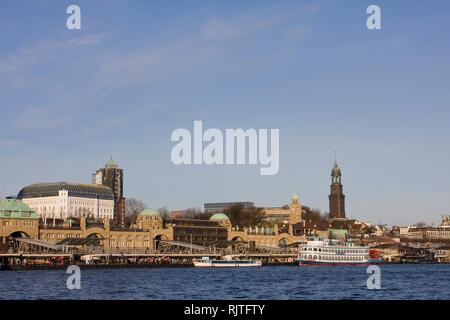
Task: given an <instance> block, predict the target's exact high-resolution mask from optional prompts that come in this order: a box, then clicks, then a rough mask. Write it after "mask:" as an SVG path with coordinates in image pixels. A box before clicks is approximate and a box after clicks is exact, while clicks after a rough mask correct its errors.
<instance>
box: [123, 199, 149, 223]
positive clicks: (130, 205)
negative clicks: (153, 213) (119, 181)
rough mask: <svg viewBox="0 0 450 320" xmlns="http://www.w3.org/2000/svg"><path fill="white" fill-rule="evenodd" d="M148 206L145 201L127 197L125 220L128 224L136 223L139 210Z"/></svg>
mask: <svg viewBox="0 0 450 320" xmlns="http://www.w3.org/2000/svg"><path fill="white" fill-rule="evenodd" d="M145 208H147V206H146V205H145V203H143V202H142V201H140V200H136V199H134V198H127V199H126V200H125V222H126V225H128V226H130V225H132V224H133V223H136V219H137V216H138V214H139V212H141V211H142V210H144V209H145Z"/></svg>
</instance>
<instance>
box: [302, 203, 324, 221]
mask: <svg viewBox="0 0 450 320" xmlns="http://www.w3.org/2000/svg"><path fill="white" fill-rule="evenodd" d="M302 209H303V210H304V212H305V213H304V216H303V217H304V219H305V220H306V221H312V222H316V223H322V224H325V225H328V213H327V212H325V213H322V212H321V211H320V210H319V209H311V208H310V207H307V206H303V207H302Z"/></svg>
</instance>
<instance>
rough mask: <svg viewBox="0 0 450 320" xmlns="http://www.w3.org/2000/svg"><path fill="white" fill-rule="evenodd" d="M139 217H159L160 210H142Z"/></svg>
mask: <svg viewBox="0 0 450 320" xmlns="http://www.w3.org/2000/svg"><path fill="white" fill-rule="evenodd" d="M139 215H140V216H159V215H160V213H159V211H158V210H155V209H152V208H147V209H144V210H142V211H141V212H140V213H139Z"/></svg>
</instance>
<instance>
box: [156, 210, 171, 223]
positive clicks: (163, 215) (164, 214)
mask: <svg viewBox="0 0 450 320" xmlns="http://www.w3.org/2000/svg"><path fill="white" fill-rule="evenodd" d="M158 211H159V214H160V215H161V218H162V219H163V220H169V219H170V213H169V210H167V207H162V208H159V209H158Z"/></svg>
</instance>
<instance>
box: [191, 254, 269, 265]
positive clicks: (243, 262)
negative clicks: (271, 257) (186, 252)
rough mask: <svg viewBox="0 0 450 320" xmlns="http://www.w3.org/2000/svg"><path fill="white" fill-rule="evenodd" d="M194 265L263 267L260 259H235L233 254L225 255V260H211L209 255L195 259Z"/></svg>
mask: <svg viewBox="0 0 450 320" xmlns="http://www.w3.org/2000/svg"><path fill="white" fill-rule="evenodd" d="M193 262H194V267H216V268H222V267H261V265H262V262H261V261H258V260H233V259H232V257H231V256H225V260H211V259H210V258H209V257H203V258H201V259H198V260H197V259H194V260H193Z"/></svg>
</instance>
